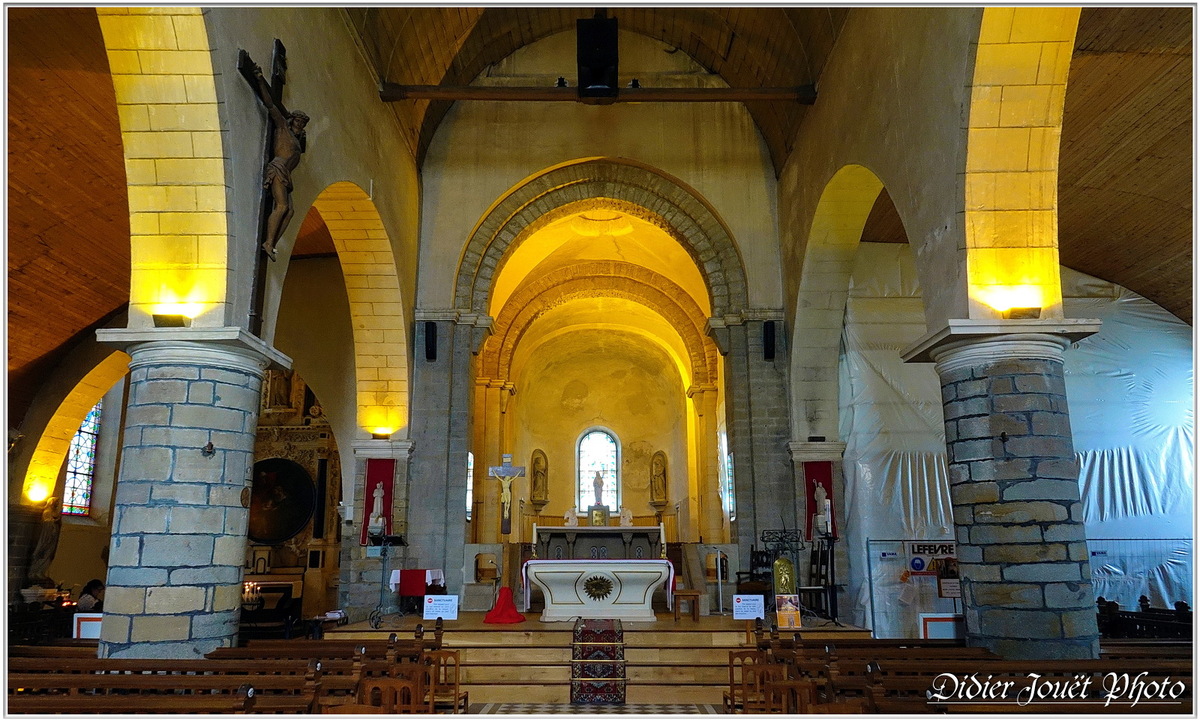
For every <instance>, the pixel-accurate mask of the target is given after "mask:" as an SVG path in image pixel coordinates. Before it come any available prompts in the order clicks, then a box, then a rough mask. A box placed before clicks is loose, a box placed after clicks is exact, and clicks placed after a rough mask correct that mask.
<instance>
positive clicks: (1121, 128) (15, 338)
mask: <svg viewBox="0 0 1200 722" xmlns="http://www.w3.org/2000/svg"><path fill="white" fill-rule="evenodd" d="M897 11H898V12H902V10H900V9H897ZM345 12H346V13H347V17H349V18H350V20H351V22H352V24H353V25H354V26H355V28H357V30H358V33H359V34H360V36H361V39H362V42H363V45H364V48H365V49H366V52H367V55H368V56H369V57H370V58H371V59H372V62H373V63H374V64H375V67H376V70H377V72H378V73H379V75H380V78H381V79H383V80H387V81H390V82H397V83H409V84H468V83H469V82H471V80H472V79H473V78H474V77H475V76H476V75H478V74H479V73H480V72H482V71H483V70H485V69H486V67H487V66H488V65H489V64H491V63H494V62H496V61H498V60H500V59H502V58H504V57H505V56H507V55H508V54H510V53H512V52H513V51H515V50H517V49H519V48H520V47H522V46H524V45H526V44H528V43H531V42H534V41H536V40H538V39H540V38H543V37H546V36H548V35H550V34H552V33H556V32H561V31H564V30H570V29H572V28H573V27H574V21H575V19H576V18H578V17H584V16H586V15H587V14H588V12H590V11H588V10H586V9H583V8H549V7H522V8H487V9H481V8H463V7H459V8H428V7H423V8H405V7H389V8H382V9H375V8H349V9H347V10H346V11H345ZM612 12H613V14H614V15H615V16H616V17H617V19H618V22H619V24H620V27H621V28H623V29H625V30H630V31H633V32H639V33H642V34H644V35H646V36H648V37H651V38H654V39H656V40H659V41H661V42H663V43H666V44H668V45H671V46H673V47H678V48H680V49H681V50H683V51H685V52H687V53H689V54H690V55H691V56H692V57H694V58H695V59H696V60H697V61H698V62H700V63H701V64H702V65H704V66H705V67H706V68H708V69H709V70H711V71H712V72H716V73H720V74H721V75H722V76H723V77H724V79H725V80H726V82H727V83H729V85H731V86H740V87H769V86H787V85H800V84H805V83H812V82H816V81H817V80H818V79H819V78H820V75H821V71H822V69H823V68H824V65H825V62H826V60H827V59H828V56H829V53H830V52H831V51H832V48H833V46H834V42H835V41H836V38H837V35H838V33H839V31H840V30H841V28H842V25H843V23H844V22H845V20H846V16H847V13H848V12H849V11H848V10H846V9H827V8H812V7H802V8H717V7H705V8H682V7H674V8H645V7H623V8H616V9H614V10H613V11H612ZM1192 14H1193V11H1192V9H1191V8H1187V7H1183V8H1179V7H1176V8H1153V7H1135V8H1116V7H1097V8H1086V9H1084V11H1083V15H1082V19H1081V22H1080V28H1079V33H1078V36H1077V37H1078V39H1077V46H1076V51H1075V55H1074V60H1073V63H1072V68H1071V75H1070V78H1069V84H1068V89H1067V101H1066V115H1065V120H1064V127H1063V135H1062V158H1061V175H1060V187H1059V196H1060V197H1059V203H1060V229H1059V230H1060V244H1061V250H1062V262H1063V263H1064V264H1065V265H1068V266H1070V267H1072V268H1076V269H1078V270H1080V271H1084V272H1085V273H1089V274H1091V275H1093V276H1097V277H1099V278H1102V279H1105V280H1108V281H1112V282H1114V283H1118V284H1121V285H1123V286H1126V287H1128V288H1130V289H1132V290H1133V291H1135V292H1137V293H1140V294H1142V295H1143V296H1146V297H1147V298H1149V299H1151V300H1153V301H1155V302H1157V303H1159V304H1160V305H1162V306H1164V307H1165V308H1167V309H1168V310H1170V311H1171V312H1173V313H1175V314H1176V315H1177V316H1179V317H1180V318H1182V319H1184V320H1186V321H1188V322H1189V323H1190V322H1191V320H1192V308H1191V305H1192V273H1191V269H1192V187H1193V186H1192V176H1193V171H1192V152H1193V150H1192V135H1191V124H1192V84H1193V77H1192V32H1191V28H1192V20H1193V17H1192ZM8 20H9V26H8V30H9V33H8V43H9V48H8V60H9V63H8V81H9V82H8V106H9V107H8V111H9V120H8V122H9V126H8V131H9V138H8V142H9V156H8V163H9V165H8V189H9V190H8V261H9V274H8V284H9V287H8V304H9V325H8V347H9V360H8V361H9V385H8V393H9V414H10V423H11V424H17V423H19V422H20V420H21V419H22V418H23V416H24V414H25V410H26V409H27V407H28V403H29V399H30V398H31V397H32V395H33V394H34V393H35V392H36V390H37V389H38V387H39V386H40V385H41V384H42V383H43V382H44V380H45V379H46V378H47V375H48V374H49V373H50V372H51V371H52V369H53V367H54V366H55V365H56V364H57V363H58V362H59V361H60V360H61V359H62V357H63V354H64V352H65V350H67V349H69V348H70V347H72V345H73V344H75V343H77V342H78V341H79V340H81V339H83V338H86V337H88V336H89V335H90V334H91V333H93V331H94V329H95V328H96V327H97V326H98V325H99V324H101V323H104V322H105V320H106V319H107V318H110V317H111V316H112V315H113V314H115V313H118V312H120V311H121V310H122V309H123V307H124V306H125V304H126V303H127V302H128V298H129V221H128V216H129V214H128V207H127V202H126V191H125V173H124V163H123V158H122V152H121V144H120V132H119V127H118V123H117V112H116V104H115V100H114V97H113V89H112V82H111V79H110V77H109V75H108V62H107V59H106V57H105V53H104V47H103V42H102V40H101V35H100V29H99V23H98V21H97V19H96V15H95V10H94V9H90V8H67V7H58V8H33V7H26V8H21V7H14V8H9V9H8ZM622 80H627V79H626V78H623V79H622ZM363 102H380V101H379V100H378V99H376V98H364V99H363ZM817 102H820V99H818V101H817ZM392 106H393V108H394V109H395V112H396V114H397V116H398V117H399V118H400V120H401V124H402V126H403V128H404V132H405V133H406V137H407V139H408V141H409V143H410V144H411V147H412V148H413V151H414V153H415V154H417V156H418V157H420V156H421V155H422V154H423V153H424V149H425V148H426V147H427V145H428V143H429V140H430V139H431V138H432V137H433V134H434V133H435V132H436V130H437V125H438V122H439V121H440V120H441V118H442V117H443V116H444V114H445V112H446V110H447V109H448V107H449V106H448V104H445V103H442V104H439V103H428V102H425V101H405V102H400V103H393V104H392ZM749 110H750V112H751V114H752V116H753V118H754V120H755V122H756V123H757V124H758V127H759V128H760V129H761V131H762V134H763V137H764V139H765V142H766V143H767V145H768V147H769V149H770V152H771V157H772V160H773V162H774V164H775V166H776V169H778V168H780V167H782V165H783V163H784V162H786V160H787V157H788V153H789V152H790V139H791V138H792V137H793V136H794V133H795V132H796V129H797V128H798V127H799V124H800V120H801V118H802V117H803V113H804V112H805V108H804V106H798V105H795V104H786V103H783V104H781V103H760V104H756V105H755V106H754V107H750V108H749ZM864 238H865V239H866V240H874V241H893V242H903V241H905V240H907V239H906V238H905V236H904V228H903V224H902V223H901V222H900V219H899V217H898V216H897V215H896V212H895V209H894V207H893V206H892V203H891V200H890V199H889V198H888V197H887V195H886V193H885V194H883V195H881V197H880V200H879V202H878V204H877V207H876V208H875V211H874V212H873V213H872V214H871V218H870V219H869V221H868V223H867V227H866V229H865V230H864ZM331 248H332V243H331V239H330V238H329V233H328V230H327V229H326V228H325V227H324V224H323V223H322V222H321V220H320V218H319V215H316V214H313V215H311V216H310V217H307V218H305V220H304V221H303V222H302V224H301V228H300V233H299V239H298V241H297V244H296V248H295V256H296V257H305V256H320V255H327V254H328V253H330V252H331Z"/></svg>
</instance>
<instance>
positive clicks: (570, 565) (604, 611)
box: [521, 559, 675, 622]
mask: <svg viewBox="0 0 1200 722" xmlns="http://www.w3.org/2000/svg"><path fill="white" fill-rule="evenodd" d="M674 578H675V568H674V566H673V565H672V564H671V562H670V561H668V560H666V559H530V560H529V561H527V562H525V566H523V567H522V568H521V583H522V585H523V586H524V591H525V610H526V611H528V609H529V592H530V589H529V585H530V583H531V582H532V583H533V584H536V585H537V586H538V589H541V590H542V594H543V595H544V596H545V598H546V608H545V610H543V612H542V616H541V617H540V619H541V621H543V622H568V621H571V620H573V619H578V618H586V619H620V620H622V621H626V622H653V621H654V620H655V619H656V617H655V616H654V610H653V609H652V608H651V606H650V604H651V601H652V600H653V597H654V590H655V589H657V588H658V586H659V585H660V584H661V585H664V587H665V589H666V591H667V608H668V609H670V608H672V605H673V604H674V600H673V599H672V591H673V590H672V589H671V580H672V579H674Z"/></svg>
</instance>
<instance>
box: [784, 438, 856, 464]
mask: <svg viewBox="0 0 1200 722" xmlns="http://www.w3.org/2000/svg"><path fill="white" fill-rule="evenodd" d="M787 449H788V453H789V454H791V455H792V463H796V464H800V463H804V462H806V461H841V460H842V455H843V454H845V453H846V442H844V441H789V442H788V445H787Z"/></svg>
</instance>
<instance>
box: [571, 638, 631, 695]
mask: <svg viewBox="0 0 1200 722" xmlns="http://www.w3.org/2000/svg"><path fill="white" fill-rule="evenodd" d="M571 638H572V644H571V647H572V654H571V704H625V634H624V632H622V631H621V622H620V620H616V619H580V620H579V621H578V622H576V623H575V629H574V632H573V634H572V637H571Z"/></svg>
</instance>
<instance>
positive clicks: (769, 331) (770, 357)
mask: <svg viewBox="0 0 1200 722" xmlns="http://www.w3.org/2000/svg"><path fill="white" fill-rule="evenodd" d="M763 360H764V361H774V360H775V322H774V321H764V322H763Z"/></svg>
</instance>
